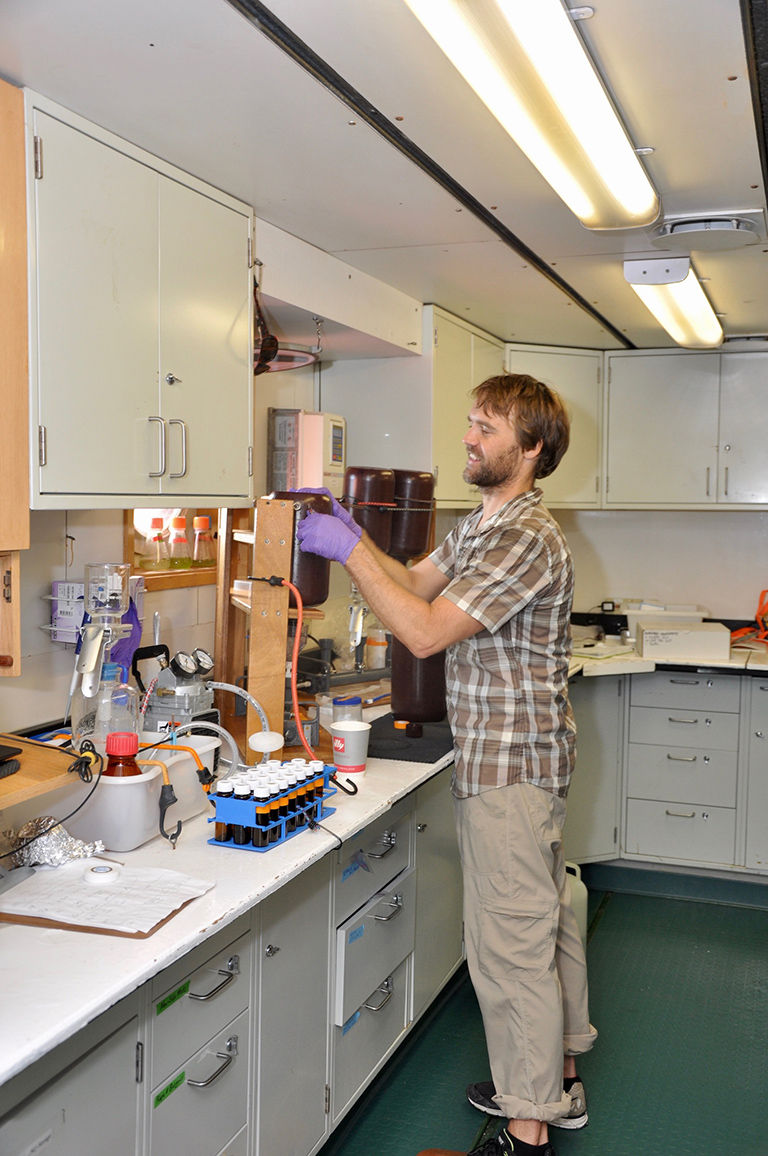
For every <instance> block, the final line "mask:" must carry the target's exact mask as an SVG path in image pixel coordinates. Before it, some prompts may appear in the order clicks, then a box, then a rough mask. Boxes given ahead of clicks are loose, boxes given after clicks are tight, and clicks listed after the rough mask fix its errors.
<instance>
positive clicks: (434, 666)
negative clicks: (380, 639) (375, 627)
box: [392, 637, 445, 723]
mask: <svg viewBox="0 0 768 1156" xmlns="http://www.w3.org/2000/svg"><path fill="white" fill-rule="evenodd" d="M392 714H393V715H394V717H395V718H401V719H407V720H408V722H419V723H426V722H442V720H443V719H444V718H445V651H444V650H441V651H440V652H439V653H438V654H431V655H430V656H429V658H416V657H415V656H414V655H413V654H411V652H410V650H409V649H408V647H407V646H404V645H403V643H402V642H401V641H400V640H399V639H398V638H394V637H393V638H392Z"/></svg>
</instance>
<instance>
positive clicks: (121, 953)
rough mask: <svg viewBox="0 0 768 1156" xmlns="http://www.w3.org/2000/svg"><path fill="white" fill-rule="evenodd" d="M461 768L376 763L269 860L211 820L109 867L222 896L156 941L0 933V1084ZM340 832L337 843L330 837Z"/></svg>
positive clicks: (198, 903)
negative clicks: (155, 871) (169, 873)
mask: <svg viewBox="0 0 768 1156" xmlns="http://www.w3.org/2000/svg"><path fill="white" fill-rule="evenodd" d="M452 760H453V755H452V754H451V753H449V754H447V755H445V756H444V757H443V758H441V759H439V760H438V761H437V762H435V763H431V764H427V763H413V762H401V761H395V760H389V759H371V760H369V762H368V767H367V770H366V773H365V777H364V779H363V781H362V782H361V783H360V787H359V792H358V794H357V795H354V796H348V795H345V794H343V793H342V792H341V791H339V792H337V794H336V795H334V796H333V797H332V798H331V799H329V806H333V807H335V808H336V810H335V813H334V814H333V815H331V816H330V817H329V818H328V819H327V821H325V822H324V826H326V827H327V830H316V831H303V832H302V833H301V834H300V835H297V836H296V837H295V838H292V839H289V840H288V841H286V842H285V843H283V844H281V845H279V846H277V847H275V848H273V849H271V850H269V851H267V852H265V853H261V854H260V853H257V852H248V851H241V850H239V849H236V848H231V847H216V846H212V845H210V844H209V843H208V842H207V840H208V838H209V837H210V833H211V825H210V824H208V822H207V818H206V814H203V815H198V816H197V817H196V818H194V819H190V820H188V821H187V822H186V823H185V825H184V831H183V834H182V837H181V839H180V840H179V843H178V846H177V848H176V850H175V851H172V850H171V848H170V846H169V844H168V843H167V842H166V841H165V840H163V839H160V838H157V839H153V840H151V841H150V842H149V843H146V844H144V846H143V847H139V848H137V849H136V850H135V851H131V852H129V853H127V854H111V853H110V855H109V858H111V859H116V860H118V861H119V862H121V863H123V864H125V865H126V866H130V867H150V868H158V867H162V868H170V869H172V870H175V871H181V872H184V873H185V874H187V875H192V876H195V877H197V878H204V879H206V880H213V881H214V883H215V886H214V887H213V889H212V890H211V891H209V892H207V893H206V894H205V895H203V896H201V897H200V898H198V899H195V900H194V901H193V902H192V903H190V904H189V906H187V907H185V908H183V909H182V910H181V911H180V912H179V913H178V914H177V915H175V916H174V917H173V918H172V919H170V920H169V921H168V923H166V924H165V925H163V926H162V927H160V928H159V929H158V931H156V932H155V933H154V934H153V935H151V936H149V937H148V938H147V939H126V938H120V937H116V936H111V935H95V934H89V933H84V932H77V931H64V930H58V929H53V928H39V927H30V926H21V925H16V924H7V923H5V924H0V991H2V1001H0V1005H1V1006H0V1039H2V1040H3V1047H2V1049H0V1084H2V1083H4V1082H5V1081H6V1080H8V1079H10V1078H11V1077H12V1076H14V1075H15V1074H16V1073H17V1072H20V1071H22V1070H23V1069H24V1068H26V1067H28V1066H29V1065H30V1064H31V1063H34V1061H35V1060H37V1059H39V1058H40V1057H41V1056H43V1055H45V1054H46V1053H47V1052H49V1051H50V1050H51V1049H52V1048H54V1047H56V1046H57V1045H58V1044H60V1043H62V1042H63V1041H64V1040H66V1039H68V1038H69V1037H70V1036H72V1035H73V1034H74V1033H75V1032H76V1031H79V1030H80V1028H82V1027H84V1026H85V1025H86V1024H87V1023H89V1022H90V1021H91V1020H93V1019H94V1018H95V1017H96V1016H98V1015H99V1014H100V1013H101V1012H103V1011H105V1010H106V1009H107V1008H109V1007H111V1006H112V1005H113V1004H115V1003H117V1002H118V1000H120V999H122V998H123V997H124V996H127V995H129V994H130V993H131V992H132V991H134V990H136V988H138V987H139V986H140V985H141V984H143V983H144V982H145V981H146V980H148V979H151V978H152V977H153V976H154V975H156V974H157V973H158V972H159V971H162V969H163V968H165V967H167V966H168V965H169V964H171V963H173V961H174V960H176V959H178V958H180V957H181V956H183V955H185V954H186V953H187V952H188V951H190V950H191V949H192V948H194V947H196V946H197V945H198V944H200V943H202V942H203V941H204V940H205V939H207V938H209V937H210V936H212V935H214V934H216V933H217V932H219V931H221V929H222V928H223V927H226V926H227V924H229V923H232V922H233V921H234V920H235V919H237V917H238V916H240V915H242V914H243V913H244V912H246V911H248V910H249V909H250V908H251V907H253V906H254V905H255V904H257V903H259V902H260V901H261V900H262V899H265V898H266V896H267V895H270V894H271V893H272V892H274V891H277V890H278V888H280V887H282V886H283V884H285V883H287V882H288V881H289V880H290V879H292V878H294V876H296V875H298V874H299V873H300V872H301V871H303V870H304V869H305V868H307V867H309V866H310V865H311V864H312V863H314V862H316V861H317V860H318V859H321V858H322V857H323V856H324V855H327V854H328V853H329V852H330V851H332V850H333V848H334V847H337V846H338V843H337V840H336V838H334V835H337V836H338V837H339V838H340V839H344V840H346V839H349V838H351V837H352V836H354V835H356V834H357V833H358V832H359V831H361V830H362V829H363V828H364V827H366V826H368V824H369V823H371V822H372V821H373V820H374V819H376V818H378V816H379V815H382V814H384V813H385V812H386V811H388V810H389V808H390V807H391V806H392V805H393V804H394V803H396V802H397V800H398V799H401V798H403V797H404V796H405V795H407V794H409V793H410V792H411V791H413V790H414V789H415V788H416V787H418V786H419V785H420V784H421V783H424V782H426V781H427V780H428V779H430V778H431V777H432V776H433V775H435V774H436V773H437V772H438V771H440V770H442V769H443V767H446V766H448V765H449V764H450V763H451V762H452ZM331 832H333V834H331Z"/></svg>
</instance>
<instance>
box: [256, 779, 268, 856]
mask: <svg viewBox="0 0 768 1156" xmlns="http://www.w3.org/2000/svg"><path fill="white" fill-rule="evenodd" d="M253 797H254V799H255V800H256V822H255V824H254V827H253V837H252V839H251V842H252V843H253V845H254V847H266V846H267V843H268V842H269V831H268V830H267V827H268V826H269V821H270V814H269V787H256V789H255V790H254V792H253Z"/></svg>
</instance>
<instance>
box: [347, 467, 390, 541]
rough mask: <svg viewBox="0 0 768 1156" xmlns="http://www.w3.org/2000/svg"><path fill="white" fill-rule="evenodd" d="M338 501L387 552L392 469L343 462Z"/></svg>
mask: <svg viewBox="0 0 768 1156" xmlns="http://www.w3.org/2000/svg"><path fill="white" fill-rule="evenodd" d="M342 501H343V504H344V505H345V506H346V508H347V509H348V510H349V512H350V513H351V515H352V517H353V518H354V519H355V521H356V522H357V524H358V526H360V527H362V529H363V530H365V531H366V533H367V534H369V536H370V537H371V539H372V541H373V542H374V543H375V544H376V545H377V546H378V547H379V549H380V550H383V551H384V553H385V554H388V553H389V546H390V541H391V538H392V511H393V510H394V508H395V471H394V470H380V469H376V468H375V467H374V466H347V471H346V473H345V474H344V498H343V499H342Z"/></svg>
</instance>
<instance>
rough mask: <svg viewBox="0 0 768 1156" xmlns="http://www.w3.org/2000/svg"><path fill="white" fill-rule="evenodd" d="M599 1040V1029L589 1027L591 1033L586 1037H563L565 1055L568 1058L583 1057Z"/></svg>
mask: <svg viewBox="0 0 768 1156" xmlns="http://www.w3.org/2000/svg"><path fill="white" fill-rule="evenodd" d="M596 1039H597V1028H593V1027H592V1024H590V1025H589V1031H588V1032H587V1034H586V1035H583V1036H582V1035H569V1036H564V1037H563V1055H566V1056H582V1055H583V1054H584V1052H588V1051H589V1049H590V1048H591V1047H592V1045H593V1044H594V1042H595V1040H596Z"/></svg>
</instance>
